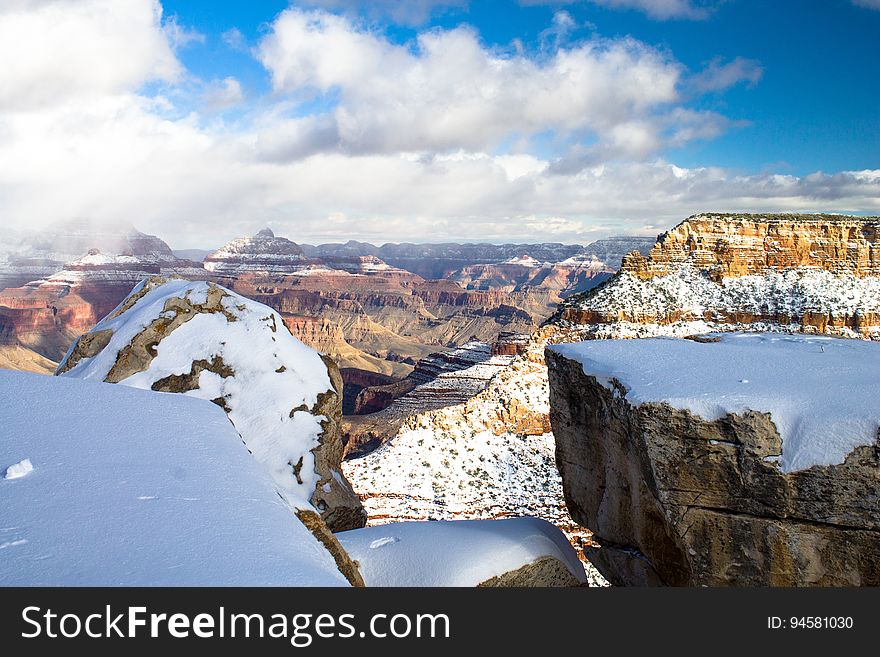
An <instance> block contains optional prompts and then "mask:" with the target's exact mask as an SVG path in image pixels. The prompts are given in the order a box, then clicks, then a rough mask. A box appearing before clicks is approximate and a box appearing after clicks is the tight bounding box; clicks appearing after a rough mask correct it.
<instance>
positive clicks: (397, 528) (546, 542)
mask: <svg viewBox="0 0 880 657" xmlns="http://www.w3.org/2000/svg"><path fill="white" fill-rule="evenodd" d="M338 538H339V542H340V543H342V545H343V547H345V549H346V551H347V552H348V553H349V554H350V555H351V557H352V558H353V559H355V560H356V561H357V562H358V563H359V564H360V570H361V573H362V574H363V577H364V582H365V583H366V585H367V586H494V587H501V586H580V585H582V584H584V583H585V582H586V575H585V573H584V567H583V565H582V564H581V562H580V561H579V560H578V557H577V554H576V553H575V551H574V548H572V546H571V544H570V543H569V542H568V539H566V538H565V535H564V534H563V533H562V532H561V531H559V529H557V528H556V527H554V526H553V525H551V524H550V523H549V522H547V521H546V520H540V519H538V518H508V519H506V520H457V521H442V520H441V521H436V522H399V523H393V524H390V525H379V526H376V527H366V528H364V529H355V530H352V531H347V532H342V533H340V534H339V535H338Z"/></svg>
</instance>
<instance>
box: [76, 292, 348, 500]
mask: <svg viewBox="0 0 880 657" xmlns="http://www.w3.org/2000/svg"><path fill="white" fill-rule="evenodd" d="M142 286H143V284H142V285H141V286H138V287H137V288H135V289H134V290H133V291H132V294H136V293H138V292H139V291H140V290H141V289H142ZM209 289H210V287H209V284H208V283H205V282H202V281H194V282H193V281H184V280H170V281H168V282H166V283H164V284H163V285H160V286H158V287H155V288H153V289H151V290H149V291H148V292H147V293H146V294H144V295H143V296H142V297H141V298H140V299H138V301H137V303H135V304H134V305H133V306H132V307H131V308H129V309H128V310H126V311H125V312H124V313H122V314H120V315H118V316H114V315H115V313H111V314H110V316H109V317H107V318H105V319H103V320H102V321H101V322H100V323H99V324H98V325H97V326H96V327H95V329H94V330H95V331H100V330H104V329H110V330H112V331H113V336H112V338H111V339H110V342H109V344H108V345H107V346H106V347H105V348H104V349H102V350H101V351H100V352H98V353H97V354H96V355H95V356H94V357H92V358H84V359H82V360H81V361H80V362H79V363H78V364H77V365H76V366H74V367H73V368H71V369H70V370H69V371H68V372H66V373H65V375H64V376H65V377H74V378H79V379H88V380H92V381H103V380H104V378H105V377H106V376H107V375H108V373H109V372H110V371H111V370H112V368H113V366H114V365H115V364H116V361H117V359H118V357H119V353H120V352H121V351H123V350H124V349H125V348H126V347H127V346H128V345H129V344H130V343H131V341H132V339H133V338H134V337H135V336H137V334H138V333H140V332H141V331H143V330H144V328H145V327H147V326H148V325H150V324H151V323H152V322H154V321H155V320H156V319H157V318H159V317H161V316H162V314H163V313H164V312H165V311H164V308H165V304H166V303H167V302H168V300H169V299H174V298H178V297H179V298H186V299H188V300H189V301H190V302H191V303H193V304H203V303H205V301H206V300H207V298H208V292H209ZM227 294H228V296H226V297H224V299H223V302H222V303H223V307H224V308H225V310H226V311H227V314H228V315H229V316H230V318H231V319H230V318H227V317H226V315H224V314H222V313H219V312H215V313H198V314H196V315H195V316H194V317H193V318H192V319H191V320H190V321H188V322H186V323H184V324H182V325H181V326H179V327H178V328H177V329H175V330H174V331H172V332H171V333H169V334H168V335H167V336H166V337H165V338H164V339H163V340H162V341H161V342H160V343H159V344H158V345H157V347H156V357H155V358H154V359H153V360H152V361H150V363H149V366H148V367H147V368H146V369H145V370H144V371H142V372H137V373H135V374H133V375H131V376H130V377H128V378H127V379H125V380H123V381H122V382H121V383H122V384H123V385H126V386H133V387H136V388H143V389H146V390H149V389H151V387H152V385H153V384H154V383H155V382H157V381H160V380H162V379H164V378H166V377H168V376H171V375H180V374H186V373H188V372H190V370H191V368H192V365H193V363H194V362H195V361H198V360H207V361H210V360H212V359H214V358H215V357H220V358H222V359H223V363H224V364H225V365H226V366H228V367H229V368H231V369H232V371H233V372H234V373H235V374H234V376H227V377H222V376H220V375H219V374H216V373H213V372H209V371H205V372H202V373H201V375H200V376H199V387H198V388H196V389H194V390H189V391H187V392H185V393H183V394H185V395H187V396H191V397H199V398H201V399H207V400H213V399H217V398H222V399H224V400H225V403H226V405H227V407H228V408H229V418H230V419H231V420H232V421H233V422H234V423H235V427H236V428H237V429H238V432H239V433H240V434H241V435H242V437H243V438H244V440H245V442H247V445H248V448H249V449H250V450H251V452H252V453H253V455H254V458H256V459H257V461H259V462H260V463H261V464H262V465H263V466H264V467H265V468H266V469H267V471H268V472H269V473H270V475H272V478H273V479H274V480H275V483H276V484H277V486H278V488H279V490H280V491H281V492H282V494H284V496H285V497H286V499H287V500H288V501H289V502H290V503H291V504H292V505H293V506H296V507H299V508H309V500H310V498H311V495H312V493H313V491H314V490H315V486H316V485H317V482H318V475H317V473H316V472H315V468H314V463H315V457H314V454H313V452H312V450H313V449H314V448H316V447H317V446H318V445H319V436H320V435H321V433H322V431H323V429H322V427H321V420H322V419H323V417H321V416H316V415H312V414H311V413H310V412H309V411H308V410H307V409H311V408H312V407H313V406H314V405H315V403H316V402H317V400H318V395H320V394H321V393H323V392H325V391H327V390H329V389H330V388H331V383H330V377H329V375H328V373H327V366H326V365H325V364H324V362H323V361H322V360H321V356H320V355H319V354H318V352H316V351H315V350H314V349H312V348H311V347H307V346H306V345H304V344H303V343H302V342H300V341H299V340H297V339H296V338H294V337H293V336H292V335H290V332H289V331H288V330H287V329H286V328H285V327H284V323H283V320H282V318H281V316H280V315H279V314H278V313H277V312H275V311H274V310H272V309H271V308H269V307H267V306H264V305H262V304H260V303H257V302H255V301H251V300H250V299H246V298H244V297H242V296H240V295H237V294H235V293H232V292H228V291H227ZM294 409H300V410H297V411H296V412H292V411H293V410H294ZM300 459H301V460H302V468H301V470H300V480H297V479H296V478H295V477H294V475H293V471H292V469H291V464H295V463H297V462H298V461H299V460H300Z"/></svg>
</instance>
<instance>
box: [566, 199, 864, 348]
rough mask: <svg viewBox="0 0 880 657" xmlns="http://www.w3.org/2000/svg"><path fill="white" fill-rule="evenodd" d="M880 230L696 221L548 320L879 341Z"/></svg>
mask: <svg viewBox="0 0 880 657" xmlns="http://www.w3.org/2000/svg"><path fill="white" fill-rule="evenodd" d="M878 226H880V220H878V219H877V218H872V217H850V216H841V215H697V216H695V217H691V218H689V219H686V220H685V221H684V222H682V223H681V224H679V225H678V226H676V227H675V228H673V229H672V230H670V231H669V232H667V233H665V234H663V235H661V236H660V237H659V239H658V241H657V244H656V245H655V246H654V248H653V249H652V250H651V251H650V253H649V254H648V255H647V256H643V255H641V254H638V253H632V254H629V255H627V256H626V257H624V259H623V264H622V267H621V270H620V271H619V272H618V274H617V275H615V277H614V278H613V279H611V280H610V281H609V282H608V283H606V284H605V285H603V286H600V287H599V288H597V289H595V290H592V291H590V292H588V293H585V294H582V295H575V296H573V297H571V298H570V299H568V300H567V301H565V302H564V303H563V304H562V305H561V307H560V310H559V312H558V313H557V314H556V315H555V317H554V318H553V320H552V321H553V322H554V323H556V324H559V325H562V326H565V327H571V326H576V325H580V326H589V325H593V326H598V327H601V326H603V325H615V329H614V333H613V337H637V336H642V335H646V334H651V333H655V334H660V333H669V332H674V331H675V329H676V327H680V328H682V329H683V330H684V331H685V332H699V331H700V330H707V329H712V328H724V327H725V326H727V327H734V328H735V327H736V326H742V325H752V324H758V323H761V324H765V325H772V326H779V327H787V328H790V329H791V330H805V331H818V332H826V333H835V334H840V335H850V336H852V335H858V336H861V337H877V336H878V335H880V333H878V331H880V241H878ZM688 323H693V324H694V325H693V326H687V324H688ZM597 335H599V336H604V335H609V336H612V333H609V331H608V330H607V329H599V330H598V333H597Z"/></svg>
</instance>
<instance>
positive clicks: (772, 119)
mask: <svg viewBox="0 0 880 657" xmlns="http://www.w3.org/2000/svg"><path fill="white" fill-rule="evenodd" d="M163 4H164V7H165V10H166V12H167V13H168V14H169V15H176V16H177V17H178V18H179V20H180V22H181V23H182V24H184V25H187V26H191V27H194V28H195V29H197V30H198V31H199V32H201V33H203V34H204V35H205V36H206V39H205V41H204V43H201V44H194V45H193V46H192V47H189V48H186V49H184V50H182V51H181V53H180V57H181V59H182V61H183V62H184V63H185V64H186V65H187V66H188V67H189V68H190V69H191V70H193V71H194V72H195V73H197V74H199V75H201V76H204V77H225V76H226V75H235V76H237V77H238V78H239V79H241V80H243V81H245V82H246V83H247V85H248V88H249V90H250V91H251V92H252V93H254V94H256V95H260V94H263V93H266V92H268V91H269V90H270V84H269V73H268V72H267V71H266V70H265V69H264V68H263V67H262V66H260V65H259V63H257V62H256V60H254V59H253V58H252V57H251V56H250V55H249V54H248V53H247V52H246V51H240V52H236V51H233V50H232V49H230V48H229V47H228V46H227V44H225V43H224V42H223V40H222V37H221V35H222V33H223V32H225V31H227V30H230V29H232V28H235V29H237V30H239V31H240V32H241V33H242V34H243V35H244V36H245V38H246V40H247V43H249V44H255V43H256V42H257V41H258V40H259V38H260V37H261V36H263V35H264V34H265V33H266V31H267V29H268V26H269V24H270V23H271V21H272V20H273V19H274V18H275V16H276V15H277V14H278V13H279V12H281V11H283V10H284V9H286V8H287V7H288V6H289V5H290V4H291V3H288V2H286V1H284V0H260V1H259V2H237V1H233V0H225V1H217V2H205V1H203V0H166V1H165V2H164V3H163ZM292 4H294V5H296V4H297V3H295V2H294V3H292ZM560 9H563V10H564V11H566V12H567V13H568V14H570V15H571V17H572V18H573V19H574V21H576V22H577V23H578V24H579V28H578V29H577V31H574V32H573V34H572V35H571V38H572V39H573V40H574V39H577V38H587V37H589V36H591V35H594V34H598V35H601V36H604V37H610V38H618V37H626V36H632V37H635V38H636V39H639V40H641V41H644V42H645V43H648V44H651V45H654V46H657V47H659V48H662V49H665V50H668V51H669V52H671V53H672V54H673V55H674V56H675V58H676V59H677V60H679V61H680V62H682V63H683V64H685V65H686V66H688V67H690V68H692V69H693V70H698V69H700V68H701V67H703V66H705V65H706V63H708V62H711V61H712V60H713V59H716V58H721V59H723V60H732V59H734V58H736V57H746V58H749V59H754V60H757V61H758V62H760V65H761V68H762V70H763V75H762V78H761V80H760V81H758V82H757V83H755V84H749V85H741V86H737V87H734V88H732V89H730V90H727V91H725V93H723V94H711V95H709V96H708V97H706V98H703V99H700V101H699V102H698V103H696V104H695V105H696V106H699V107H703V108H706V109H712V110H718V111H721V112H723V113H724V114H725V115H727V116H729V117H732V118H734V119H737V120H738V121H740V122H742V125H740V126H739V127H737V128H736V129H733V130H731V131H730V132H729V133H727V134H725V135H723V136H720V137H718V138H716V139H712V140H709V141H698V142H695V143H692V144H689V145H688V146H687V147H684V148H680V149H675V150H671V151H670V155H671V156H673V157H674V159H675V160H676V161H677V163H679V164H681V165H682V166H688V167H692V166H710V165H711V166H723V167H731V168H735V169H740V170H743V171H746V172H761V171H767V170H774V171H781V172H784V173H792V174H795V175H804V174H808V173H810V172H813V171H818V170H821V171H836V170H841V169H866V168H876V167H878V166H880V69H878V62H880V11H872V10H871V9H870V8H867V7H860V6H856V5H855V4H853V3H852V2H850V1H849V0H773V2H767V1H766V0H730V1H729V2H726V3H720V4H719V5H718V7H717V9H715V10H714V11H712V13H711V14H710V15H709V16H708V17H707V18H706V19H704V20H687V19H669V20H654V19H652V18H650V17H649V16H647V15H646V14H645V13H643V12H641V11H638V10H635V9H630V10H616V9H611V8H607V7H602V6H596V5H594V4H591V3H589V2H580V3H577V2H575V3H561V4H553V3H548V4H543V5H538V6H523V5H521V4H519V3H518V2H516V1H515V0H475V1H473V2H470V3H469V4H468V5H465V6H461V7H444V8H440V9H438V10H436V11H434V12H433V13H432V15H430V16H429V17H428V19H427V20H426V21H424V22H418V23H416V24H415V25H401V24H399V23H397V22H395V21H394V19H393V18H392V17H390V16H388V15H387V14H377V13H376V12H374V11H370V10H369V9H366V10H363V11H361V12H360V13H361V15H362V16H364V17H365V18H367V19H368V20H370V22H371V24H372V26H373V27H374V28H375V29H380V30H383V31H384V33H385V34H387V35H388V37H389V38H390V39H392V40H394V41H395V42H398V43H407V42H409V41H411V40H412V39H413V38H414V37H415V35H416V34H417V32H418V31H421V30H424V29H429V28H431V27H441V28H446V29H450V28H454V27H456V26H458V25H460V24H462V23H465V24H468V25H471V26H473V27H474V28H476V29H477V30H478V31H479V34H480V36H481V38H482V39H483V41H484V42H485V43H486V44H487V45H488V46H496V47H500V48H507V47H509V46H510V44H511V43H512V42H513V41H514V40H515V39H519V40H521V41H522V42H524V43H525V44H526V45H527V47H530V48H538V47H539V44H540V40H541V37H540V34H541V32H542V31H544V30H546V29H547V27H548V26H549V25H550V24H551V23H552V20H553V14H554V12H556V11H559V10H560Z"/></svg>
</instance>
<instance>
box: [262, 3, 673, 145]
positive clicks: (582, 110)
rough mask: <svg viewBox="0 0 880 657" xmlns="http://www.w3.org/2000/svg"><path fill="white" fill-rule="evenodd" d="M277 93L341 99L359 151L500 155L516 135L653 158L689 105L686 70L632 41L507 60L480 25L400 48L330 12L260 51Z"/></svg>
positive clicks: (339, 113)
mask: <svg viewBox="0 0 880 657" xmlns="http://www.w3.org/2000/svg"><path fill="white" fill-rule="evenodd" d="M259 58H260V61H261V62H262V63H263V64H264V65H265V66H266V68H267V69H268V70H269V71H270V72H271V74H272V84H273V87H274V89H275V91H276V93H279V94H292V95H296V94H300V95H301V94H303V93H304V92H305V91H306V90H312V91H313V92H314V93H316V94H329V93H334V94H337V95H338V97H339V102H338V105H337V106H336V107H335V108H334V109H333V111H332V113H331V114H332V120H333V121H334V123H335V124H336V131H337V133H338V136H339V141H338V143H339V144H340V147H341V148H343V149H345V150H346V151H347V152H350V153H382V152H400V151H425V150H427V151H447V150H451V149H456V148H465V149H471V150H483V149H492V148H495V147H496V146H497V145H498V144H499V143H500V142H502V141H503V140H505V139H507V138H509V137H510V136H511V135H518V136H520V137H526V138H527V137H529V136H533V135H535V134H537V133H542V132H545V131H553V132H555V133H557V134H559V135H562V136H571V137H576V138H577V137H585V136H593V135H598V138H599V140H600V141H603V142H605V143H604V144H603V145H604V146H605V147H606V148H614V147H619V148H620V149H621V150H622V151H623V152H630V151H632V152H634V153H638V154H644V153H646V152H650V151H651V150H653V149H655V148H656V147H658V146H660V145H661V144H662V143H663V139H662V135H661V134H658V133H657V132H656V131H654V127H655V126H656V125H659V124H662V123H664V122H668V121H669V119H670V118H671V117H672V115H670V114H669V112H668V110H669V107H670V106H671V104H673V103H675V102H676V101H678V100H679V89H678V86H679V83H680V81H681V76H682V73H683V69H682V67H681V66H680V64H678V63H677V62H675V61H673V60H672V59H670V58H669V57H668V56H667V55H666V54H664V53H662V52H660V51H658V50H656V49H653V48H650V47H648V46H646V45H645V44H643V43H641V42H639V41H636V40H634V39H617V40H602V39H598V38H597V39H591V40H589V41H586V42H583V43H581V44H579V45H576V46H572V47H569V48H562V47H560V48H558V49H556V50H555V52H554V53H553V54H552V56H549V57H546V58H538V57H530V56H528V55H526V54H521V53H518V54H501V53H497V52H495V51H493V50H491V49H489V48H486V47H485V46H484V45H483V44H482V43H481V42H480V39H479V36H478V35H477V34H476V33H475V32H474V31H473V30H472V29H470V28H467V27H459V28H457V29H453V30H432V31H428V32H422V33H420V34H419V35H418V37H417V38H416V41H415V43H414V44H412V46H411V47H408V46H406V45H398V44H395V43H392V42H390V41H388V40H387V39H386V38H385V37H383V36H381V35H378V34H375V33H373V32H371V31H369V30H367V29H366V28H359V27H358V26H356V25H355V24H353V23H352V22H350V21H349V20H348V19H346V18H344V17H340V16H336V15H333V14H328V13H324V12H303V11H300V10H296V9H290V10H287V11H285V12H283V13H282V14H281V15H280V16H279V17H278V19H277V20H276V21H275V23H274V24H273V26H272V31H271V32H270V33H269V34H268V35H267V36H266V37H265V38H264V39H263V41H262V42H261V44H260V46H259Z"/></svg>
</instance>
